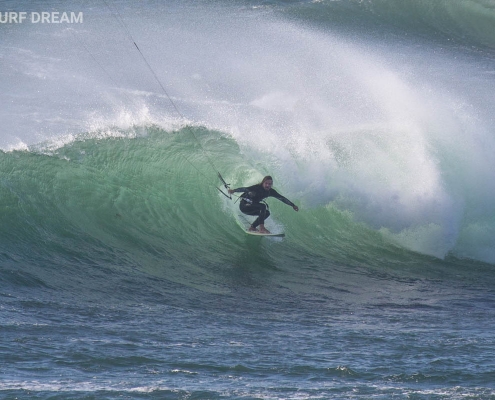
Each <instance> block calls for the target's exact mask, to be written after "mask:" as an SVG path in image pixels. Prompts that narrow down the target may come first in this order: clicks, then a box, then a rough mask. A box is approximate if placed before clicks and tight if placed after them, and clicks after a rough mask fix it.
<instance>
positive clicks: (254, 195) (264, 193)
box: [229, 175, 299, 236]
mask: <svg viewBox="0 0 495 400" xmlns="http://www.w3.org/2000/svg"><path fill="white" fill-rule="evenodd" d="M272 186H273V178H272V177H271V176H270V175H267V176H265V177H264V178H263V180H262V181H261V183H258V184H256V185H252V186H248V187H239V188H237V189H229V194H233V193H242V195H241V196H240V198H241V202H240V205H239V210H240V211H241V212H242V214H244V215H248V216H255V217H256V219H255V220H254V221H253V222H251V223H250V222H249V220H248V219H247V218H246V217H244V216H243V215H241V214H240V215H239V216H240V217H242V218H241V219H242V220H243V225H244V226H243V228H244V230H245V231H246V233H247V234H250V235H261V236H285V234H284V232H273V233H272V232H270V231H269V230H268V229H266V228H265V220H266V219H268V217H269V216H270V210H269V207H268V204H267V203H266V202H265V201H264V199H266V198H267V197H275V198H276V199H278V200H280V201H281V202H283V203H285V204H287V205H289V206H291V207H292V208H293V209H294V211H299V207H298V206H296V205H295V204H294V203H293V202H292V201H290V200H289V199H287V198H286V197H284V196H282V195H281V194H280V193H278V192H277V191H276V190H275V189H273V187H272ZM241 226H242V225H241ZM258 227H259V229H258Z"/></svg>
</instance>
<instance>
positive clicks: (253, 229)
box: [248, 226, 258, 232]
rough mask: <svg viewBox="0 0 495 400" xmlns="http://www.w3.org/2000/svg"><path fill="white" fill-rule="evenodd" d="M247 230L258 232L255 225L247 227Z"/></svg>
mask: <svg viewBox="0 0 495 400" xmlns="http://www.w3.org/2000/svg"><path fill="white" fill-rule="evenodd" d="M248 231H249V232H258V229H256V228H255V227H253V226H250V227H249V229H248Z"/></svg>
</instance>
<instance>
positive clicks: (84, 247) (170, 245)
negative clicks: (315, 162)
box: [0, 126, 462, 292]
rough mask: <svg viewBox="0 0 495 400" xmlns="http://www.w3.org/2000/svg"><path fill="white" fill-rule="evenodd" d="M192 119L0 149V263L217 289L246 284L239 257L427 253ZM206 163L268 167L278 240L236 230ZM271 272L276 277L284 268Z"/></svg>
mask: <svg viewBox="0 0 495 400" xmlns="http://www.w3.org/2000/svg"><path fill="white" fill-rule="evenodd" d="M192 129H193V130H194V133H195V135H196V136H197V138H198V141H195V140H194V139H192V136H191V135H190V131H189V128H188V129H181V130H178V131H173V132H172V131H165V130H163V129H161V128H159V127H157V126H148V127H140V128H139V129H130V130H128V131H123V132H121V137H100V136H99V135H98V134H94V133H93V134H86V135H81V136H80V137H78V138H76V139H75V140H73V141H71V142H69V143H67V144H64V145H62V146H61V147H56V146H55V148H54V147H53V146H51V145H48V144H44V145H38V146H36V147H33V148H31V149H29V150H25V151H13V152H6V153H1V154H0V162H1V169H2V180H1V187H0V188H1V193H0V199H1V200H0V206H1V208H2V210H3V211H2V216H1V219H2V223H1V228H0V237H1V239H0V240H1V243H2V257H3V260H4V262H5V263H6V264H5V265H9V264H10V265H15V264H16V265H18V264H19V263H22V264H23V270H24V271H26V273H27V274H28V275H29V276H30V277H29V278H25V279H24V283H23V284H24V285H29V284H38V283H39V284H43V285H47V286H62V287H64V288H71V287H72V288H75V287H76V286H80V285H83V286H84V285H90V286H91V287H93V286H94V285H95V284H96V283H95V282H97V281H98V280H99V279H101V277H100V275H101V274H103V273H105V271H107V272H108V273H109V274H110V275H112V274H114V273H116V272H118V274H119V275H121V277H122V274H124V275H125V274H130V276H135V275H136V274H138V275H139V274H145V275H147V276H156V277H159V278H164V279H166V280H168V281H170V282H175V283H179V284H182V285H186V286H188V287H191V288H197V289H200V290H203V291H209V292H222V291H224V290H226V287H227V286H228V284H229V282H232V280H234V281H236V282H237V280H238V279H241V282H240V284H241V285H244V284H246V285H248V286H249V285H250V284H251V283H250V280H249V278H248V277H241V278H239V276H236V271H237V272H238V271H239V268H241V269H240V270H243V271H246V270H248V271H249V270H250V269H253V268H254V269H255V270H256V271H258V272H259V271H265V272H264V273H269V274H270V273H271V272H273V271H277V270H279V269H281V270H290V271H292V272H293V273H295V274H298V273H301V271H302V270H305V269H307V268H309V269H310V270H311V271H312V272H311V274H312V276H316V277H318V276H321V277H322V278H323V277H324V276H326V274H327V269H328V268H329V266H332V268H335V266H336V265H340V264H344V265H348V266H349V265H350V266H355V267H361V266H362V267H366V268H379V269H381V270H383V268H401V267H402V266H406V265H417V266H423V267H424V266H425V265H428V264H429V263H431V262H436V261H434V259H431V258H430V257H425V256H424V255H421V254H419V253H412V252H410V251H408V250H407V249H405V248H404V246H399V245H397V241H396V240H394V239H393V238H392V239H391V235H392V234H391V233H390V230H389V229H385V228H383V229H382V230H376V229H373V227H371V226H370V225H369V224H366V223H365V222H363V221H360V220H359V219H358V218H357V216H356V215H355V214H353V213H351V212H350V211H348V210H346V209H345V204H344V199H343V197H342V196H337V197H335V198H334V199H333V200H331V201H327V196H326V195H321V198H320V199H319V204H318V201H317V202H314V199H312V198H311V197H310V196H308V195H307V193H312V192H311V190H309V189H308V190H309V191H308V192H307V193H306V194H305V192H304V190H303V189H301V190H300V191H297V190H296V189H294V188H296V187H297V185H296V182H297V181H298V179H299V178H298V177H293V178H292V179H293V180H292V181H291V180H290V177H289V175H287V174H286V172H287V170H290V164H291V163H290V162H289V163H288V164H283V163H282V162H281V160H280V159H278V158H277V157H274V156H273V154H271V155H270V154H269V155H266V154H262V153H257V156H256V157H255V159H256V160H258V161H259V162H260V163H261V164H262V165H264V166H266V170H263V169H262V168H259V166H257V165H256V163H254V162H253V158H252V157H253V154H252V153H249V151H250V150H249V149H248V148H245V149H244V148H242V147H241V146H239V144H238V143H237V142H236V141H235V140H233V139H232V138H230V137H227V136H226V135H223V134H221V133H220V132H217V131H211V130H207V129H205V128H192ZM136 132H140V134H139V135H138V134H136ZM211 162H213V163H214V166H215V167H217V168H218V169H219V170H220V171H222V173H223V175H224V177H225V179H226V180H227V182H231V183H232V184H233V186H241V185H246V184H252V183H256V182H258V181H259V180H260V178H261V177H262V175H263V174H264V173H268V172H270V173H271V174H272V175H273V176H274V179H275V187H276V188H277V190H279V191H280V192H281V193H283V194H284V195H286V196H287V197H288V198H290V199H291V200H293V201H294V202H295V203H296V204H299V205H300V206H301V210H300V211H299V212H298V213H295V212H294V211H293V210H292V208H290V207H287V206H286V205H285V204H283V203H281V202H278V201H277V200H275V199H271V200H269V203H270V206H271V211H272V215H273V218H271V220H269V221H268V222H267V226H268V227H270V226H273V224H276V225H277V226H278V227H281V228H282V229H284V230H285V232H286V237H285V238H284V240H280V239H278V240H270V239H267V238H259V237H252V236H249V235H246V234H245V233H244V232H243V231H242V229H240V227H239V225H238V224H237V222H236V213H237V207H238V203H234V201H231V200H229V199H227V198H226V197H225V196H223V195H222V194H221V193H219V192H218V190H217V188H216V187H217V186H218V185H219V183H220V182H218V179H217V178H216V171H215V170H214V169H213V167H212V165H210V163H211ZM302 167H304V166H302ZM303 169H304V168H303ZM260 171H261V172H262V173H260ZM284 171H285V173H284ZM277 179H278V180H277ZM303 181H304V180H303ZM305 183H307V182H305ZM300 187H301V188H304V187H307V186H304V185H302V186H300ZM311 201H313V203H314V204H311ZM348 205H352V203H351V202H349V203H348ZM270 224H272V225H270ZM427 228H428V227H425V229H427ZM452 262H453V261H452V260H450V261H449V262H448V263H452ZM456 263H458V262H454V264H453V265H455V264H456ZM461 264H462V263H461ZM81 266H84V268H85V270H84V271H81V268H80V267H81ZM91 266H93V267H91ZM264 273H263V274H262V275H264ZM86 274H89V275H91V276H92V277H93V278H92V279H89V280H88V279H87V276H86ZM276 275H278V276H277V277H276V278H274V279H276V280H277V284H281V282H282V281H283V280H284V278H283V275H282V276H280V274H276ZM300 278H301V280H300V281H299V282H298V283H294V282H292V283H291V285H294V284H295V285H296V286H297V287H298V288H299V289H298V290H307V289H309V287H311V285H307V284H306V283H305V282H306V280H307V277H303V276H302V275H301V277H300ZM131 279H133V278H131ZM334 279H337V278H335V277H334ZM237 283H239V282H237ZM287 284H288V283H287ZM311 290H314V286H313V287H312V289H311Z"/></svg>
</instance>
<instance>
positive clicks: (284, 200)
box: [270, 189, 299, 211]
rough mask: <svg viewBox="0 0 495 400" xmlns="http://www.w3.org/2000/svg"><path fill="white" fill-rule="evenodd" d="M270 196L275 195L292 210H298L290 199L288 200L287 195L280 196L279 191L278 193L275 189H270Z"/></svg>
mask: <svg viewBox="0 0 495 400" xmlns="http://www.w3.org/2000/svg"><path fill="white" fill-rule="evenodd" d="M270 196H271V197H275V198H276V199H278V200H280V201H281V202H282V203H285V204H287V205H289V206H291V207H292V208H293V209H294V211H299V207H298V206H296V205H295V204H294V203H293V202H292V201H290V200H289V199H288V198H287V197H284V196H282V195H281V194H280V193H278V192H277V191H276V190H275V189H271V192H270Z"/></svg>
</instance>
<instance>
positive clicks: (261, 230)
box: [260, 228, 270, 235]
mask: <svg viewBox="0 0 495 400" xmlns="http://www.w3.org/2000/svg"><path fill="white" fill-rule="evenodd" d="M260 233H264V234H265V235H266V234H268V233H270V231H269V230H268V229H265V228H263V229H261V228H260Z"/></svg>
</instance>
